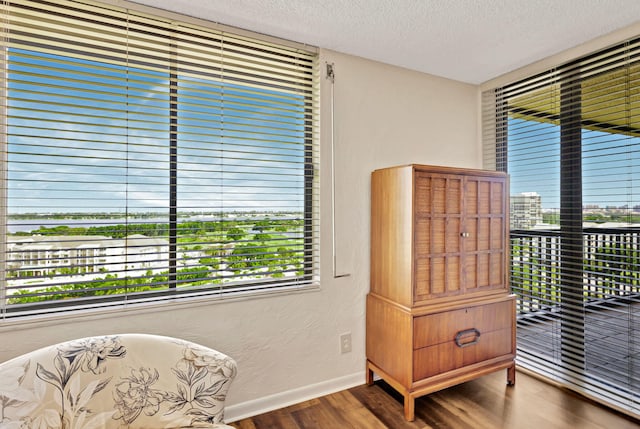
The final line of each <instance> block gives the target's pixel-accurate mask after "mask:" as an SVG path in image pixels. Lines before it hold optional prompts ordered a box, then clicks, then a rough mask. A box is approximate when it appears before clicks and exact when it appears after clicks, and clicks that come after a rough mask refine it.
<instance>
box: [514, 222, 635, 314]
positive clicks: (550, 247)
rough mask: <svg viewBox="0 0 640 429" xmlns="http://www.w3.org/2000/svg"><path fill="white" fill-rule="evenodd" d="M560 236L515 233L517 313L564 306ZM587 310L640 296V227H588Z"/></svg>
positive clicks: (585, 252)
mask: <svg viewBox="0 0 640 429" xmlns="http://www.w3.org/2000/svg"><path fill="white" fill-rule="evenodd" d="M561 240H562V237H561V233H560V231H559V230H512V231H511V288H512V290H513V292H514V293H515V294H516V295H517V296H518V299H517V309H518V313H519V314H523V313H531V312H538V311H552V310H554V309H555V308H557V307H558V306H559V305H560V297H561V294H560V284H561V271H560V270H561V264H562V259H561V247H560V246H561ZM579 275H580V276H581V278H582V283H583V287H582V289H583V299H584V302H585V305H588V304H589V303H592V302H602V301H604V300H606V301H611V302H613V301H615V300H624V299H625V298H629V297H631V296H633V295H635V294H638V293H640V228H634V227H624V228H585V229H584V230H583V264H582V273H581V274H579Z"/></svg>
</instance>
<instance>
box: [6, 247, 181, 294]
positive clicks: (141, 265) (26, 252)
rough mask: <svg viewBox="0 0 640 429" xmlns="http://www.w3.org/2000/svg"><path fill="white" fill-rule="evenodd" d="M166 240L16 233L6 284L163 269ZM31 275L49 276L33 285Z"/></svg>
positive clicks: (14, 284)
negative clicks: (23, 234) (21, 234)
mask: <svg viewBox="0 0 640 429" xmlns="http://www.w3.org/2000/svg"><path fill="white" fill-rule="evenodd" d="M168 254H169V243H168V241H167V240H165V239H163V238H153V237H146V236H144V235H132V236H129V237H126V238H124V239H114V238H111V237H105V236H97V235H86V236H84V235H82V236H80V235H74V236H67V235H65V236H42V235H33V236H17V237H14V238H12V239H11V241H9V242H8V243H7V268H8V270H7V272H8V274H9V275H8V279H7V280H8V284H9V286H14V287H21V286H22V287H24V286H28V285H31V286H37V287H42V286H46V285H47V284H49V283H52V284H55V283H59V282H60V276H65V277H66V278H69V279H75V280H77V279H87V278H90V277H88V276H91V277H94V278H95V277H99V276H103V275H104V274H105V273H118V272H122V273H124V272H125V271H126V272H127V275H128V276H131V275H135V274H136V271H138V272H139V273H140V274H144V273H145V272H147V271H149V270H151V271H153V272H160V271H163V270H166V269H167V268H166V266H165V265H166V262H164V261H166V259H167V257H168ZM33 276H38V277H40V276H49V277H48V279H50V281H49V282H47V281H45V282H38V283H37V284H34V283H33V281H30V279H31V278H32V277H33Z"/></svg>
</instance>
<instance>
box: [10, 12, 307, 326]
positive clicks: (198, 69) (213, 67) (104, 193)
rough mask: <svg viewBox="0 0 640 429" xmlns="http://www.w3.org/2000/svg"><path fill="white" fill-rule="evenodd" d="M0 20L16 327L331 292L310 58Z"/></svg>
mask: <svg viewBox="0 0 640 429" xmlns="http://www.w3.org/2000/svg"><path fill="white" fill-rule="evenodd" d="M0 7H1V9H0V14H1V20H2V29H3V30H2V31H3V33H1V36H2V39H0V43H1V45H0V46H1V47H2V54H1V55H2V57H0V61H1V62H0V66H1V69H2V72H1V74H0V79H1V82H0V87H1V88H3V89H4V92H2V93H0V96H2V99H1V102H2V124H3V125H4V126H3V129H2V135H1V144H2V153H4V154H5V157H6V158H5V159H3V166H2V174H3V177H2V178H0V180H2V186H1V188H2V189H3V192H4V194H0V196H1V198H0V200H1V201H0V207H1V209H2V210H1V211H2V218H3V219H2V220H3V221H2V223H3V224H4V225H3V226H4V230H2V231H0V232H2V240H3V243H2V246H3V247H1V248H0V250H2V252H1V255H0V258H1V259H2V260H1V261H0V266H1V267H2V273H1V274H0V276H1V277H0V281H2V285H1V289H2V295H1V296H0V298H2V302H1V303H0V305H1V306H2V307H1V308H2V313H3V316H4V317H12V316H18V315H24V314H33V313H43V312H57V311H62V310H69V309H74V308H86V307H99V306H112V305H123V304H124V303H127V302H136V301H144V300H165V299H173V298H174V297H175V296H193V295H201V294H206V295H211V296H212V297H224V296H229V295H230V294H233V295H234V296H235V295H237V294H246V293H263V292H266V291H271V290H286V289H298V288H304V287H309V286H314V285H316V284H317V281H318V228H319V224H318V164H317V156H318V154H317V148H316V143H317V124H318V98H317V64H316V63H317V55H316V53H315V52H314V51H313V50H311V51H307V50H302V49H297V48H295V47H288V46H286V45H284V44H283V45H280V44H276V43H273V42H267V41H261V40H260V39H258V38H250V37H247V36H245V35H234V34H231V33H229V32H228V31H221V30H217V29H215V28H208V27H206V26H199V25H195V24H190V23H186V22H185V23H183V22H177V21H176V20H170V19H166V18H163V17H160V16H151V15H146V14H142V13H139V12H136V11H132V10H127V9H122V8H117V7H113V6H106V5H101V4H99V3H93V2H84V1H55V2H48V1H30V0H10V1H5V2H3V3H2V5H1V6H0Z"/></svg>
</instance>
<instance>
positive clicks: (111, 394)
mask: <svg viewBox="0 0 640 429" xmlns="http://www.w3.org/2000/svg"><path fill="white" fill-rule="evenodd" d="M236 371H237V369H236V363H235V361H234V360H233V359H232V358H230V357H229V356H226V355H224V354H223V353H220V352H218V351H216V350H212V349H210V348H207V347H204V346H201V345H198V344H195V343H192V342H189V341H184V340H179V339H175V338H169V337H162V336H157V335H147V334H122V335H111V336H99V337H89V338H82V339H78V340H73V341H68V342H64V343H60V344H56V345H53V346H49V347H45V348H42V349H39V350H36V351H33V352H30V353H27V354H25V355H23V356H19V357H17V358H14V359H12V360H9V361H7V362H4V363H2V364H0V429H18V428H19V429H54V428H55V429H58V428H59V429H111V428H114V429H115V428H129V429H142V428H145V429H152V428H199V427H206V428H212V427H213V428H224V427H226V428H228V427H230V426H226V425H224V424H223V423H222V420H223V412H224V401H225V398H226V395H227V391H228V389H229V385H230V384H231V382H232V380H233V378H234V377H235V375H236Z"/></svg>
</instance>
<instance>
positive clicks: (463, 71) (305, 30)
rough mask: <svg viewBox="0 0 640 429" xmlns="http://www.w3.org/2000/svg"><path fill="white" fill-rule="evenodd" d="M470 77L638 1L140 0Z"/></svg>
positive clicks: (588, 33) (537, 51) (592, 27)
mask: <svg viewBox="0 0 640 429" xmlns="http://www.w3.org/2000/svg"><path fill="white" fill-rule="evenodd" d="M136 2H137V3H141V4H145V5H148V6H155V7H159V8H162V9H166V10H170V11H173V12H179V13H182V14H185V15H191V16H195V17H198V18H203V19H208V20H210V21H215V22H219V23H222V24H227V25H231V26H235V27H240V28H244V29H247V30H253V31H257V32H260V33H264V34H269V35H272V36H277V37H281V38H285V39H289V40H294V41H296V42H301V43H307V44H310V45H314V46H319V47H322V48H328V49H332V50H335V51H339V52H343V53H347V54H352V55H357V56H361V57H365V58H369V59H373V60H378V61H382V62H385V63H389V64H393V65H397V66H401V67H406V68H409V69H413V70H418V71H422V72H425V73H431V74H434V75H438V76H443V77H447V78H450V79H455V80H459V81H463V82H468V83H474V84H478V83H482V82H485V81H487V80H489V79H492V78H494V77H497V76H499V75H502V74H504V73H506V72H509V71H512V70H515V69H517V68H519V67H522V66H525V65H527V64H530V63H532V62H535V61H537V60H540V59H543V58H545V57H548V56H550V55H553V54H556V53H558V52H561V51H563V50H565V49H568V48H572V47H574V46H577V45H579V44H581V43H583V42H586V41H589V40H591V39H593V38H596V37H598V36H600V35H603V34H607V33H609V32H611V31H614V30H617V29H620V28H623V27H626V26H628V25H630V24H633V23H635V22H636V21H639V20H640V0H195V1H194V0H136Z"/></svg>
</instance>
